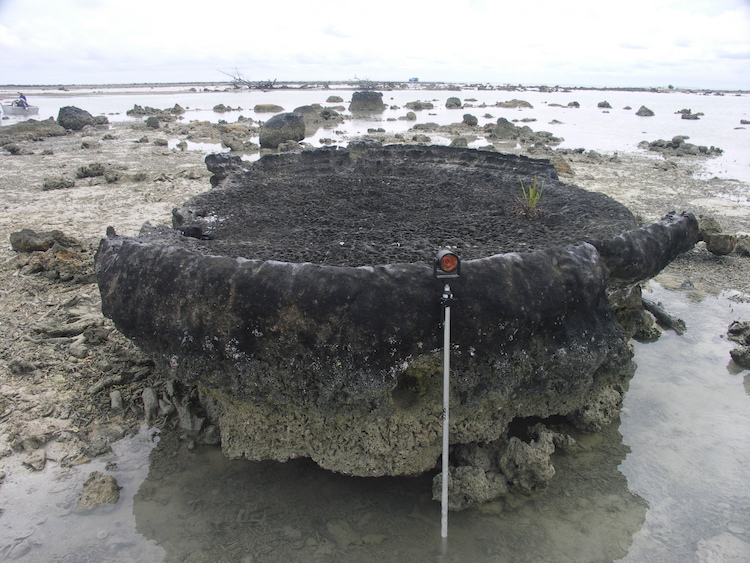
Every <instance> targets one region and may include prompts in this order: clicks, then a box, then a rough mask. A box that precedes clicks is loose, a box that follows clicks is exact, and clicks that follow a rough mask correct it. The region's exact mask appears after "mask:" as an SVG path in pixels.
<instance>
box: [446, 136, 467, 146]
mask: <svg viewBox="0 0 750 563" xmlns="http://www.w3.org/2000/svg"><path fill="white" fill-rule="evenodd" d="M450 146H452V147H468V146H469V143H468V141H467V140H466V139H465V138H464V137H456V138H455V139H453V140H452V141H451V145H450Z"/></svg>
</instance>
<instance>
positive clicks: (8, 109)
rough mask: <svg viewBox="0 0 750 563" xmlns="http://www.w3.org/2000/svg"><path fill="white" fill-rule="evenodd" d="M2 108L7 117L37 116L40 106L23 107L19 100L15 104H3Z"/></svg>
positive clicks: (1, 104) (0, 105)
mask: <svg viewBox="0 0 750 563" xmlns="http://www.w3.org/2000/svg"><path fill="white" fill-rule="evenodd" d="M0 107H2V108H3V113H4V114H5V115H36V114H38V113H39V106H28V105H27V106H23V105H21V104H20V103H18V100H16V101H13V102H2V103H0Z"/></svg>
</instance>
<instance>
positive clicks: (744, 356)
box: [729, 346, 750, 369]
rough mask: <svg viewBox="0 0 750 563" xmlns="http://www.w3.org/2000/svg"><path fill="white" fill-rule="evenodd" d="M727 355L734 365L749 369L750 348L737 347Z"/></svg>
mask: <svg viewBox="0 0 750 563" xmlns="http://www.w3.org/2000/svg"><path fill="white" fill-rule="evenodd" d="M729 354H730V355H731V356H732V360H734V363H735V364H737V365H738V366H740V367H743V368H746V369H750V346H738V347H737V348H735V349H734V350H730V351H729Z"/></svg>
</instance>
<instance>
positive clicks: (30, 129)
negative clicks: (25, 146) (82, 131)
mask: <svg viewBox="0 0 750 563" xmlns="http://www.w3.org/2000/svg"><path fill="white" fill-rule="evenodd" d="M66 134H67V131H66V130H65V128H64V127H61V126H60V125H59V124H58V123H57V122H56V121H55V120H54V119H52V118H51V117H50V118H49V119H45V120H43V121H37V120H36V119H25V120H24V121H21V122H19V123H14V124H12V125H3V126H2V127H0V146H2V147H3V148H5V149H6V150H8V143H12V142H14V141H34V140H39V139H44V138H45V137H60V136H62V135H66Z"/></svg>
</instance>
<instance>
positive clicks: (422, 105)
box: [404, 100, 435, 111]
mask: <svg viewBox="0 0 750 563" xmlns="http://www.w3.org/2000/svg"><path fill="white" fill-rule="evenodd" d="M404 105H405V107H406V109H411V110H414V111H422V110H424V109H434V108H435V106H434V105H433V103H432V102H421V101H419V100H417V101H416V102H406V104H404Z"/></svg>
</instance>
